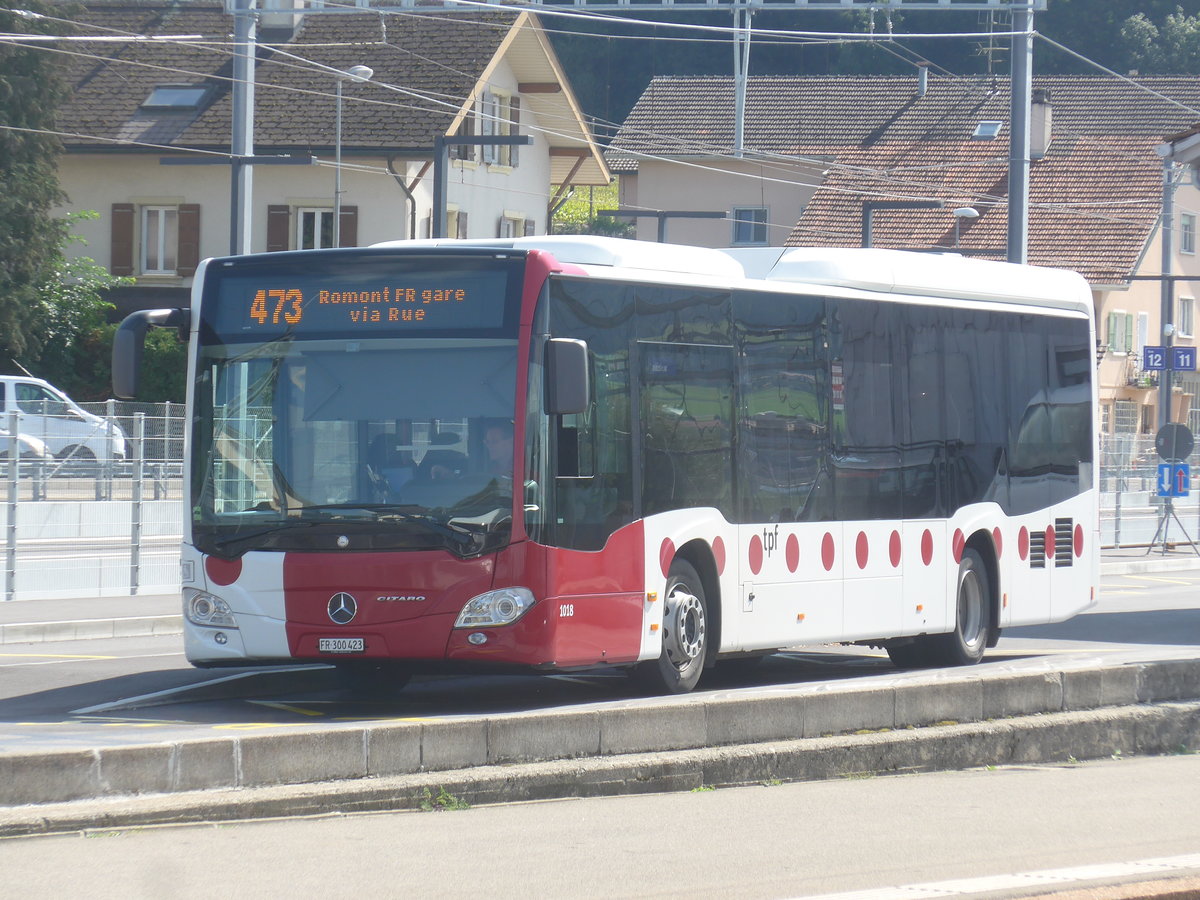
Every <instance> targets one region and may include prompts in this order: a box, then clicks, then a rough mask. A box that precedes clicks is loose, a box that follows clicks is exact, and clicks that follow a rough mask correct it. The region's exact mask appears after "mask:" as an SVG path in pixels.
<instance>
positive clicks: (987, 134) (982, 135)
mask: <svg viewBox="0 0 1200 900" xmlns="http://www.w3.org/2000/svg"><path fill="white" fill-rule="evenodd" d="M1003 127H1004V123H1003V122H980V123H979V124H978V125H976V126H975V131H974V132H973V133H972V134H971V137H973V138H975V139H976V140H977V141H991V140H995V139H996V138H998V137H999V136H1000V129H1001V128H1003Z"/></svg>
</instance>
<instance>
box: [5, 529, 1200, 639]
mask: <svg viewBox="0 0 1200 900" xmlns="http://www.w3.org/2000/svg"><path fill="white" fill-rule="evenodd" d="M1187 570H1196V571H1200V555H1197V554H1196V552H1195V551H1194V550H1192V548H1191V546H1190V545H1187V544H1182V545H1174V546H1172V547H1171V548H1169V549H1168V550H1167V551H1166V552H1165V553H1164V552H1163V548H1162V547H1161V546H1160V547H1155V548H1154V550H1153V551H1151V552H1150V553H1147V552H1146V548H1145V547H1125V548H1121V549H1119V550H1106V551H1105V552H1104V554H1103V557H1102V559H1101V564H1100V571H1101V574H1102V575H1134V574H1139V573H1143V572H1167V571H1170V572H1178V571H1187ZM182 629H183V624H182V616H181V614H180V601H179V595H178V594H174V593H172V594H143V595H139V596H135V597H128V596H120V597H78V598H70V599H65V600H14V601H10V602H3V601H0V646H3V645H5V644H31V643H43V642H47V641H68V640H78V639H80V638H110V637H138V636H145V635H155V634H180V633H181V632H182Z"/></svg>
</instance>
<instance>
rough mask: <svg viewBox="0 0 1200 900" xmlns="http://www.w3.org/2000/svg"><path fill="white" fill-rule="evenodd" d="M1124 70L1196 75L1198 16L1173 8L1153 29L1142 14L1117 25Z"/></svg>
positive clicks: (1199, 44) (1198, 65)
mask: <svg viewBox="0 0 1200 900" xmlns="http://www.w3.org/2000/svg"><path fill="white" fill-rule="evenodd" d="M1121 43H1122V44H1123V45H1124V48H1125V52H1126V54H1127V56H1126V62H1127V67H1128V68H1132V69H1137V70H1138V71H1139V72H1142V73H1145V74H1151V73H1153V74H1170V73H1175V72H1200V14H1198V15H1194V16H1189V15H1187V14H1186V13H1184V11H1183V10H1182V9H1178V8H1177V9H1176V10H1175V12H1173V13H1171V14H1170V15H1169V16H1167V17H1166V18H1165V19H1163V22H1162V25H1161V26H1156V25H1155V24H1154V23H1153V22H1152V21H1151V20H1150V19H1149V18H1148V17H1147V16H1146V15H1145V14H1144V13H1138V14H1137V15H1135V16H1130V17H1129V18H1128V19H1126V20H1125V22H1124V23H1123V24H1122V25H1121Z"/></svg>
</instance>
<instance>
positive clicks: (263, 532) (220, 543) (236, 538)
mask: <svg viewBox="0 0 1200 900" xmlns="http://www.w3.org/2000/svg"><path fill="white" fill-rule="evenodd" d="M316 524H317V523H316V522H305V521H302V520H300V519H296V520H293V521H287V522H278V523H276V524H275V525H272V526H271V527H270V528H259V529H258V530H257V531H251V532H249V533H248V534H235V535H233V536H232V537H227V538H218V539H214V540H213V541H212V545H213V546H214V547H216V548H217V549H218V550H224V549H225V548H226V547H229V546H232V545H233V544H240V543H242V542H243V541H252V540H254V539H255V538H260V537H268V536H269V535H272V534H278V533H279V532H281V531H287V530H289V529H291V528H295V527H297V526H301V527H304V528H309V527H311V526H313V525H316Z"/></svg>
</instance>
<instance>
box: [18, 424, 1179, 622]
mask: <svg viewBox="0 0 1200 900" xmlns="http://www.w3.org/2000/svg"><path fill="white" fill-rule="evenodd" d="M89 411H90V412H94V413H96V414H97V415H101V416H103V417H104V419H105V420H106V421H107V422H112V423H115V424H117V425H118V426H119V427H120V428H121V430H122V432H123V433H124V435H125V438H126V455H125V457H124V458H123V459H110V460H103V461H97V463H96V464H95V465H94V466H92V467H90V468H86V467H80V466H77V465H69V464H64V462H69V461H64V460H60V459H53V458H51V459H45V458H42V459H36V458H28V457H26V458H24V459H23V460H22V462H21V463H20V464H19V465H16V466H13V465H9V464H8V462H7V460H8V459H10V458H13V456H12V454H13V452H14V446H13V445H14V444H18V445H19V443H20V442H19V439H15V438H13V436H12V434H11V433H10V434H8V435H6V436H3V437H0V449H2V450H3V451H4V456H5V459H4V460H3V461H0V485H3V487H0V490H3V491H4V494H3V498H4V499H3V502H0V533H3V534H4V538H5V569H4V584H3V590H4V593H3V599H4V600H13V599H37V598H51V597H80V596H94V597H102V596H125V595H129V594H137V593H150V592H162V593H167V592H174V591H177V590H178V589H179V542H180V537H181V534H182V521H183V515H184V503H183V498H184V489H183V478H182V473H183V433H184V410H183V407H182V405H180V404H132V403H112V402H110V403H108V404H98V405H93V406H91V407H90V409H89ZM11 424H12V421H11V419H6V418H4V417H2V416H0V425H3V426H4V427H5V428H9V427H10V426H11ZM16 452H17V453H18V454H19V453H20V450H19V447H18V448H17V451H16ZM1193 461H1194V462H1195V463H1196V465H1194V466H1193V468H1192V472H1193V474H1192V478H1191V485H1190V487H1191V491H1190V495H1189V496H1188V497H1186V498H1179V499H1175V500H1174V501H1173V506H1174V510H1173V511H1174V518H1172V519H1171V520H1170V521H1169V522H1168V525H1167V530H1166V540H1167V541H1168V542H1170V543H1171V544H1173V545H1178V544H1179V543H1181V542H1183V541H1184V540H1185V538H1184V533H1183V532H1184V531H1186V532H1187V537H1188V538H1189V539H1191V540H1192V541H1195V540H1197V539H1200V504H1198V503H1197V494H1200V472H1198V471H1197V470H1200V459H1198V458H1196V457H1195V456H1193ZM1159 463H1160V460H1159V459H1158V456H1157V453H1156V452H1155V448H1154V438H1153V437H1152V436H1151V435H1136V434H1116V435H1105V436H1102V439H1101V443H1100V459H1099V460H1098V464H1099V483H1100V526H1101V543H1102V544H1103V545H1104V546H1105V547H1131V546H1133V547H1137V546H1140V547H1146V546H1148V545H1149V544H1150V542H1151V541H1152V540H1153V539H1154V538H1155V533H1156V531H1157V530H1158V528H1159V525H1160V524H1162V523H1163V519H1164V516H1163V511H1164V507H1163V501H1162V500H1161V499H1160V498H1159V497H1158V495H1157V494H1158V466H1159ZM1159 540H1162V537H1161V536H1160V538H1159Z"/></svg>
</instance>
